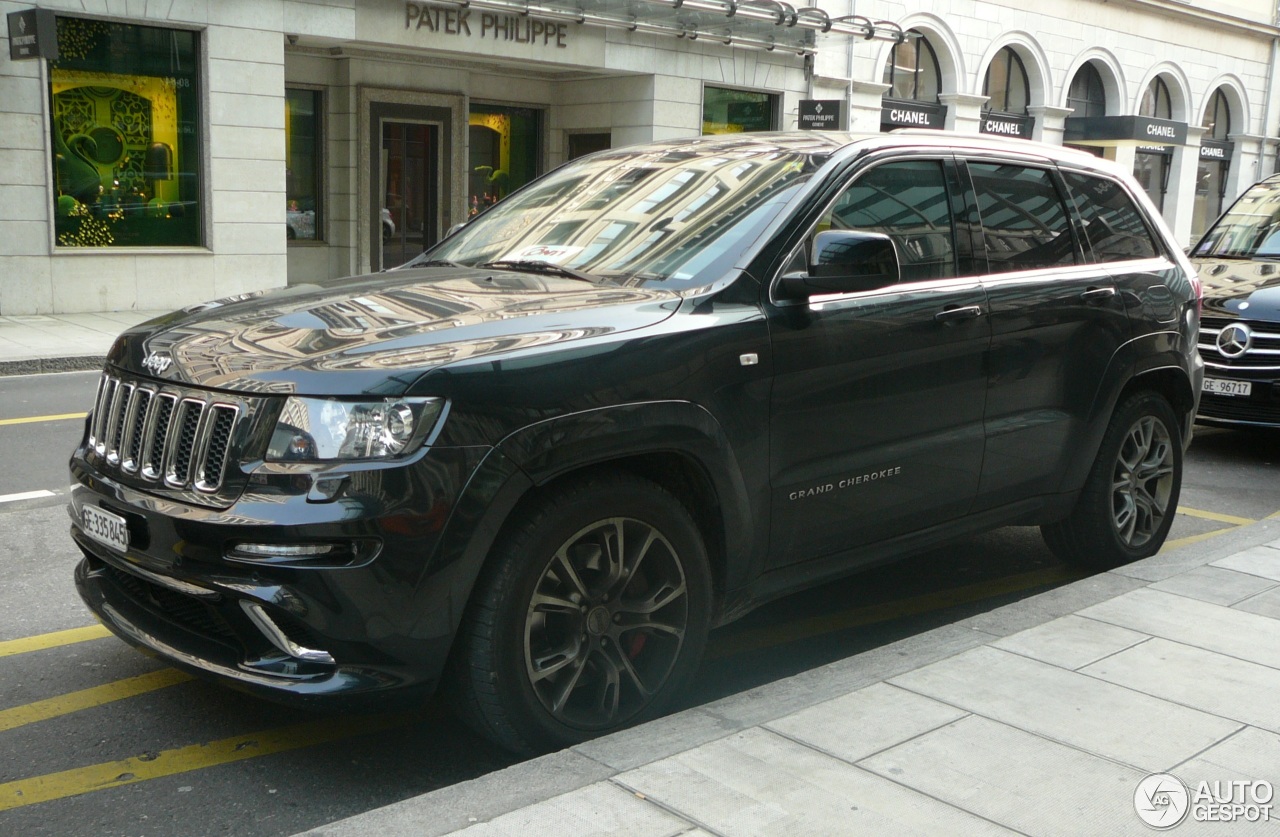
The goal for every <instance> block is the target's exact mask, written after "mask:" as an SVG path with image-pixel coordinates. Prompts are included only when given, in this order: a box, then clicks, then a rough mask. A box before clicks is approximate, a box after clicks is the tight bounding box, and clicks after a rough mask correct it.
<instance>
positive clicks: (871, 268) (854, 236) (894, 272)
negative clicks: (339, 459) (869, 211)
mask: <svg viewBox="0 0 1280 837" xmlns="http://www.w3.org/2000/svg"><path fill="white" fill-rule="evenodd" d="M900 278H901V270H900V268H899V265H898V251H897V249H896V248H895V247H894V244H893V239H891V238H889V236H887V235H885V234H884V233H878V232H859V231H857V230H826V231H824V232H820V233H818V234H817V235H816V236H814V240H813V260H812V261H811V262H810V264H809V270H808V272H807V273H789V274H787V275H785V276H783V277H782V291H783V293H784V295H786V296H787V297H788V298H791V299H808V298H809V297H811V296H814V295H816V294H839V293H854V292H856V291H871V290H875V289H876V288H884V287H888V286H889V285H894V284H897V283H898V281H899V279H900Z"/></svg>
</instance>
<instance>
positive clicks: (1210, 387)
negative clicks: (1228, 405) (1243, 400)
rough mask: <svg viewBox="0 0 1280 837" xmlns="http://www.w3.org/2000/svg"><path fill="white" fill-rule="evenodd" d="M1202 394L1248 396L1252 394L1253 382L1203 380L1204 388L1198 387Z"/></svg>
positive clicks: (1224, 379)
mask: <svg viewBox="0 0 1280 837" xmlns="http://www.w3.org/2000/svg"><path fill="white" fill-rule="evenodd" d="M1200 389H1201V390H1203V391H1204V392H1207V393H1210V394H1211V395H1245V396H1247V395H1249V393H1251V392H1253V382H1251V381H1228V380H1227V379H1226V378H1205V379H1204V386H1202V387H1200Z"/></svg>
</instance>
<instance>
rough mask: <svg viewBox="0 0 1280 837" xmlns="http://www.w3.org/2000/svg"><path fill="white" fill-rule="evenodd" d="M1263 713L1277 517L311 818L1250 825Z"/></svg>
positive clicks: (543, 830)
mask: <svg viewBox="0 0 1280 837" xmlns="http://www.w3.org/2000/svg"><path fill="white" fill-rule="evenodd" d="M1277 733H1280V519H1277V518H1274V517H1273V518H1269V519H1267V520H1263V521H1259V522H1258V523H1255V524H1252V525H1250V526H1247V527H1243V528H1242V529H1241V530H1237V531H1236V532H1232V533H1228V534H1224V535H1222V536H1220V537H1216V538H1212V539H1209V540H1205V541H1201V542H1198V543H1194V544H1191V545H1189V546H1183V547H1181V548H1179V549H1174V550H1171V551H1168V552H1164V553H1161V554H1159V555H1157V556H1155V557H1153V558H1150V559H1147V560H1145V561H1141V562H1139V563H1136V564H1132V565H1129V566H1127V567H1121V568H1119V569H1117V570H1114V571H1112V572H1107V573H1101V574H1098V575H1095V576H1092V577H1089V578H1086V579H1083V580H1081V581H1077V582H1075V583H1073V584H1069V585H1066V586H1063V587H1059V588H1056V589H1054V590H1051V591H1048V592H1045V593H1042V594H1040V595H1037V596H1034V597H1032V598H1028V599H1024V600H1022V601H1020V602H1016V603H1014V604H1011V605H1008V606H1005V607H1001V608H999V609H996V610H993V611H990V612H988V613H985V614H981V615H978V616H974V617H972V618H968V619H964V620H962V621H960V622H957V623H955V624H952V625H947V626H945V627H941V628H938V629H935V630H931V631H928V632H926V633H923V634H919V635H917V636H914V637H911V638H909V639H906V640H903V641H900V642H896V643H893V644H891V645H887V646H884V647H882V648H878V649H875V650H873V651H870V652H867V653H863V654H858V655H856V656H853V657H850V658H848V659H846V660H842V661H839V662H836V663H832V664H830V665H827V666H823V667H821V668H818V669H814V670H812V671H808V672H805V673H803V674H799V675H796V676H794V677H791V678H789V679H786V680H782V681H778V682H775V683H771V684H769V685H766V686H762V687H760V688H757V689H753V690H751V691H748V692H744V693H742V694H739V695H735V696H732V697H729V698H725V699H723V700H719V701H716V702H714V703H710V704H707V705H705V706H700V707H697V708H694V709H689V710H686V711H684V712H680V713H678V714H675V715H672V716H669V717H666V718H662V719H659V720H657V721H653V722H651V723H649V724H645V725H644V726H641V727H637V728H635V729H632V730H628V731H625V732H622V733H618V734H615V735H612V736H609V737H606V738H602V739H598V740H595V741H591V742H588V743H586V744H582V745H579V746H577V747H573V748H570V749H568V750H564V751H562V752H559V753H554V754H551V755H548V756H544V757H542V758H538V759H534V760H531V761H527V762H524V763H522V764H517V765H515V766H513V767H510V768H507V769H506V770H502V771H498V772H495V773H491V774H489V775H486V776H483V777H480V778H478V779H475V780H472V781H469V782H464V783H461V784H458V785H453V786H451V787H447V788H442V789H440V790H437V791H435V792H433V793H428V794H426V795H424V796H420V797H417V798H413V799H407V800H404V801H402V802H399V803H396V804H394V805H390V806H388V807H385V808H381V809H377V810H373V811H369V812H367V813H365V814H361V815H359V816H355V817H351V818H349V819H346V820H342V821H339V822H336V823H332V824H330V825H326V826H322V827H320V828H317V829H314V830H313V831H310V832H307V833H308V834H309V835H324V837H396V836H397V835H414V837H432V835H441V834H451V833H455V832H458V831H461V832H463V833H464V834H465V835H466V837H486V835H513V837H529V835H544V834H550V835H555V837H578V835H596V834H610V835H636V836H637V837H658V836H659V835H690V837H692V836H693V835H698V836H699V837H701V835H749V836H750V837H756V835H800V837H827V835H837V834H851V835H869V837H882V835H891V834H915V835H928V837H943V836H944V835H945V836H946V837H951V835H971V834H1027V835H1071V836H1072V837H1075V835H1108V836H1109V835H1124V834H1136V835H1143V834H1151V833H1154V829H1152V828H1149V827H1148V826H1147V825H1144V823H1143V821H1142V820H1141V819H1140V818H1139V815H1138V813H1137V810H1136V805H1137V804H1138V802H1135V795H1136V794H1137V793H1138V789H1139V785H1140V783H1141V784H1142V791H1143V793H1142V794H1141V795H1138V796H1137V799H1138V800H1139V801H1140V803H1141V805H1142V807H1143V808H1144V809H1146V811H1145V813H1146V816H1147V817H1149V818H1150V819H1151V820H1152V821H1157V822H1158V821H1160V820H1161V818H1167V819H1166V820H1165V822H1167V821H1168V820H1171V819H1172V818H1173V816H1174V815H1175V814H1176V813H1177V812H1178V811H1179V810H1182V809H1179V808H1178V807H1177V806H1178V805H1179V804H1180V803H1181V804H1183V805H1184V808H1185V809H1186V810H1187V813H1186V814H1185V817H1186V818H1185V821H1183V822H1182V823H1181V824H1180V825H1178V826H1177V827H1176V829H1175V831H1176V833H1177V834H1179V835H1182V834H1206V835H1215V836H1216V835H1236V834H1238V835H1247V837H1263V836H1264V835H1276V834H1280V798H1278V799H1275V800H1274V803H1273V802H1272V799H1271V797H1272V794H1273V791H1272V789H1273V788H1274V787H1275V786H1277V785H1280V734H1277ZM1164 772H1168V773H1171V774H1173V775H1174V776H1176V777H1177V779H1179V780H1181V782H1182V783H1184V786H1185V788H1186V790H1187V793H1186V794H1185V795H1183V796H1179V794H1178V787H1179V786H1176V785H1175V784H1174V783H1173V782H1172V780H1169V779H1149V780H1148V779H1146V777H1148V776H1149V775H1150V774H1156V773H1164ZM1201 782H1208V783H1209V784H1208V785H1207V786H1204V787H1203V788H1202V787H1201V786H1200V783H1201ZM1231 782H1239V783H1241V784H1236V785H1232V784H1228V783H1231ZM1262 782H1266V783H1269V784H1262ZM1214 783H1217V784H1214ZM1205 793H1208V794H1209V796H1208V797H1207V798H1206V797H1205V795H1204V794H1205ZM1273 804H1274V808H1271V807H1268V806H1270V805H1273ZM1233 805H1238V806H1239V807H1232V806H1233ZM1169 812H1172V813H1169ZM1206 816H1214V817H1217V818H1218V820H1219V821H1209V820H1206V819H1205V817H1206ZM1228 816H1233V817H1235V821H1233V822H1222V821H1221V820H1222V819H1223V818H1224V817H1228ZM1266 816H1269V817H1270V818H1271V819H1270V821H1265V820H1263V817H1266Z"/></svg>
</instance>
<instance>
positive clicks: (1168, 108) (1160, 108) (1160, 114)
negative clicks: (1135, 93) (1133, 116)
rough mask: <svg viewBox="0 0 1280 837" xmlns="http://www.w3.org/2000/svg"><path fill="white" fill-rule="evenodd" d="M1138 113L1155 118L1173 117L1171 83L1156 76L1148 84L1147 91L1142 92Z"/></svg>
mask: <svg viewBox="0 0 1280 837" xmlns="http://www.w3.org/2000/svg"><path fill="white" fill-rule="evenodd" d="M1138 114H1139V115H1141V116H1150V117H1152V118H1155V119H1172V118H1173V99H1172V98H1171V97H1170V96H1169V85H1167V84H1165V83H1164V79H1162V78H1160V77H1159V76H1156V77H1155V78H1154V79H1153V80H1152V81H1151V84H1149V85H1148V86H1147V92H1146V93H1143V94H1142V105H1141V106H1140V107H1139V108H1138Z"/></svg>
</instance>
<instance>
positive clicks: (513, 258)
mask: <svg viewBox="0 0 1280 837" xmlns="http://www.w3.org/2000/svg"><path fill="white" fill-rule="evenodd" d="M581 252H582V248H581V247H566V246H564V245H560V244H535V245H533V246H532V247H525V248H524V249H523V250H515V251H512V252H510V253H507V254H506V255H505V256H503V257H502V261H504V262H549V263H550V264H564V263H565V262H567V261H568V260H569V259H570V258H572V257H573V256H576V255H577V254H578V253H581Z"/></svg>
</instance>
